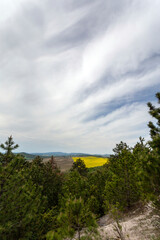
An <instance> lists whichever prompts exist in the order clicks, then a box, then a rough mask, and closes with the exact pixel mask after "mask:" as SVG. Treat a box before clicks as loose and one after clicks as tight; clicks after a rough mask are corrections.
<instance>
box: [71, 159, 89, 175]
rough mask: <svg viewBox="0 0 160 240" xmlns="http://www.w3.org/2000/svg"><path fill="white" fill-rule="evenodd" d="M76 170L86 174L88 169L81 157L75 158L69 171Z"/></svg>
mask: <svg viewBox="0 0 160 240" xmlns="http://www.w3.org/2000/svg"><path fill="white" fill-rule="evenodd" d="M74 170H77V171H78V172H79V174H80V175H82V176H86V175H87V173H88V169H87V168H86V165H85V163H84V161H83V160H82V159H80V158H79V159H77V160H76V161H75V162H74V163H73V166H72V168H71V171H74Z"/></svg>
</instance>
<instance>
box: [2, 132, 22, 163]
mask: <svg viewBox="0 0 160 240" xmlns="http://www.w3.org/2000/svg"><path fill="white" fill-rule="evenodd" d="M18 147H19V145H18V144H15V142H14V141H13V137H12V135H11V136H10V137H8V140H7V141H6V142H5V143H4V144H3V143H2V144H1V145H0V148H2V149H3V150H5V154H4V159H3V164H7V163H8V162H9V161H11V159H12V157H13V153H12V151H13V150H15V149H17V148H18Z"/></svg>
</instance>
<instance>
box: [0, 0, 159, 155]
mask: <svg viewBox="0 0 160 240" xmlns="http://www.w3.org/2000/svg"><path fill="white" fill-rule="evenodd" d="M159 90H160V1H159V0H141V1H139V0H118V1H113V0H92V1H91V0H14V1H13V0H0V142H3V141H4V140H6V138H7V137H8V136H9V135H11V134H12V135H13V137H14V140H15V141H16V143H19V145H20V148H19V151H26V152H47V151H65V152H87V153H111V152H112V149H113V148H114V147H115V145H116V143H119V142H120V141H121V140H122V141H124V142H127V143H128V144H129V145H131V146H133V145H134V144H135V143H136V142H137V141H138V138H139V136H142V137H144V138H145V139H146V140H148V139H149V129H148V127H147V122H148V121H149V120H150V119H151V118H150V116H149V114H148V109H147V106H146V103H147V102H148V101H152V102H153V103H155V100H156V99H155V93H156V92H157V91H159Z"/></svg>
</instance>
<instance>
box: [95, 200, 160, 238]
mask: <svg viewBox="0 0 160 240" xmlns="http://www.w3.org/2000/svg"><path fill="white" fill-rule="evenodd" d="M119 223H120V225H121V227H122V235H123V238H124V240H157V239H158V237H160V214H158V211H157V210H156V209H155V208H154V207H153V206H152V205H151V204H148V205H146V206H145V207H139V208H137V209H135V210H133V211H131V212H130V213H128V214H126V215H124V216H123V217H122V219H121V221H120V222H119ZM99 226H100V227H99V231H100V232H101V236H102V239H104V240H106V239H107V240H111V239H112V240H116V239H122V238H119V236H118V233H117V231H116V230H115V227H116V223H115V221H113V219H112V218H111V217H110V216H109V215H106V216H104V217H102V218H101V219H100V220H99ZM159 239H160V238H159Z"/></svg>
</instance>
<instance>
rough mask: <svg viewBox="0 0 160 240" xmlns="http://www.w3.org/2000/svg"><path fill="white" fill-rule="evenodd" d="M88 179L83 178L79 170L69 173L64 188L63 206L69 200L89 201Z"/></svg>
mask: <svg viewBox="0 0 160 240" xmlns="http://www.w3.org/2000/svg"><path fill="white" fill-rule="evenodd" d="M88 189H89V186H88V182H87V178H85V177H83V176H81V175H80V174H79V172H78V171H77V170H74V171H71V172H69V173H68V174H67V175H66V177H65V181H64V184H63V188H62V196H61V204H64V203H65V202H66V201H67V199H68V198H77V199H78V198H80V197H81V198H83V200H84V201H87V199H88V197H89V195H88Z"/></svg>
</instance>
